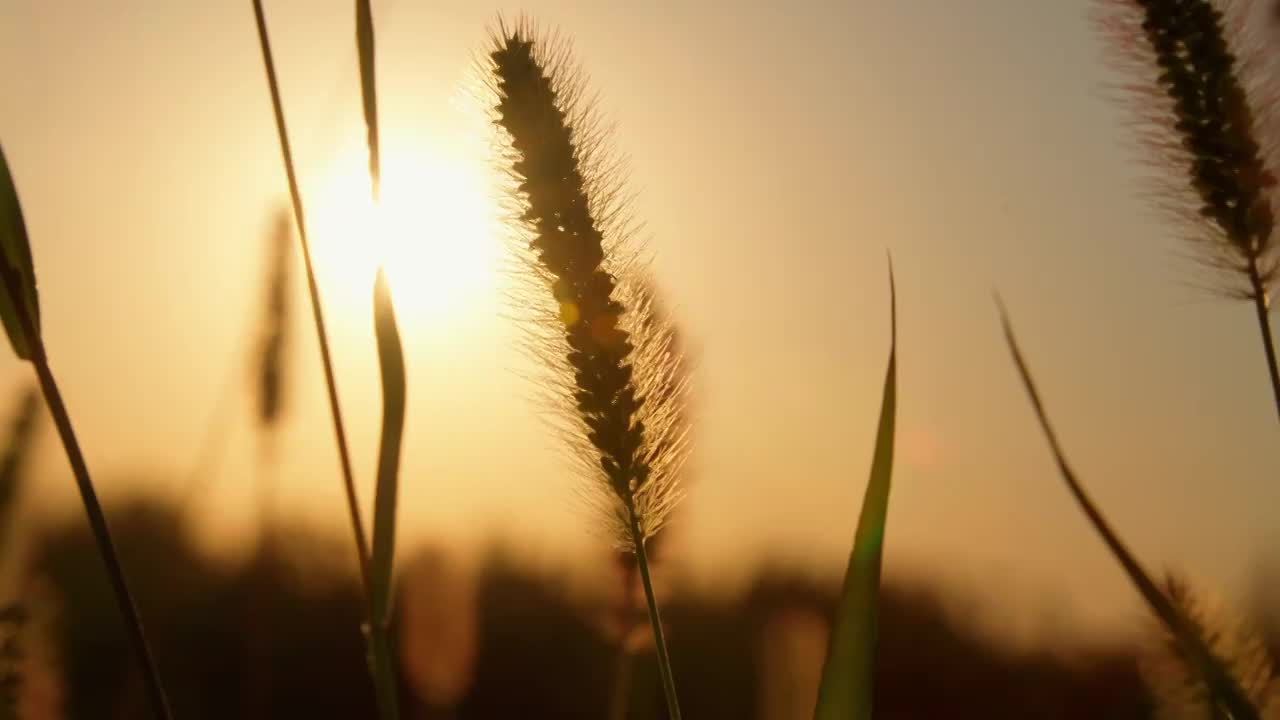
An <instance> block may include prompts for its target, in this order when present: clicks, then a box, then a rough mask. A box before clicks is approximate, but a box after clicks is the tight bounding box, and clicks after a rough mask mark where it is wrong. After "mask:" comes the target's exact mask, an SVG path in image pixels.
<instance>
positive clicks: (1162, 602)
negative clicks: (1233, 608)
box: [997, 298, 1262, 720]
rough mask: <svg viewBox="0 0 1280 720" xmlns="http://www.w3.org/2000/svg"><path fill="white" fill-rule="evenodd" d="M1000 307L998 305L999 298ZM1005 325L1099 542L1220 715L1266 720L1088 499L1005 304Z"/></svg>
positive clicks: (1065, 475)
mask: <svg viewBox="0 0 1280 720" xmlns="http://www.w3.org/2000/svg"><path fill="white" fill-rule="evenodd" d="M997 303H999V299H998V298H997ZM1000 321H1001V325H1002V328H1003V330H1004V336H1005V341H1006V342H1007V344H1008V346H1009V352H1010V354H1011V355H1012V356H1013V362H1014V365H1015V366H1016V367H1017V370H1018V375H1019V377H1020V378H1021V380H1022V385H1023V387H1024V388H1025V389H1026V392H1027V397H1028V398H1029V399H1030V401H1031V407H1032V408H1033V409H1034V410H1035V414H1036V420H1037V421H1038V422H1039V424H1040V429H1041V430H1042V431H1043V433H1044V436H1045V439H1046V440H1047V441H1048V443H1049V449H1050V450H1051V451H1052V453H1053V459H1054V462H1055V463H1056V464H1057V466H1058V473H1059V475H1061V476H1062V481H1063V483H1064V484H1065V485H1066V486H1067V489H1068V490H1070V492H1071V495H1072V497H1074V498H1075V501H1076V503H1077V504H1078V505H1079V506H1080V509H1081V511H1083V512H1084V514H1085V516H1086V517H1087V518H1088V519H1089V522H1090V524H1092V525H1093V528H1094V530H1095V531H1096V532H1097V533H1098V536H1099V537H1100V538H1102V541H1103V542H1104V543H1105V544H1106V546H1107V549H1108V550H1109V551H1110V552H1111V555H1112V557H1114V558H1115V560H1116V562H1117V563H1119V564H1120V566H1121V568H1123V569H1124V572H1125V574H1126V575H1128V577H1129V580H1130V581H1131V582H1132V583H1133V585H1134V587H1135V588H1136V589H1137V590H1138V593H1139V594H1140V595H1142V599H1143V600H1145V601H1146V603H1147V605H1148V607H1150V608H1151V611H1152V614H1154V615H1155V616H1156V618H1157V619H1159V621H1160V622H1161V623H1162V624H1164V626H1165V628H1166V629H1167V630H1168V631H1169V634H1170V635H1171V636H1172V637H1173V638H1174V640H1175V641H1176V642H1177V644H1178V647H1179V649H1180V652H1181V654H1182V656H1183V657H1184V658H1185V662H1186V664H1187V666H1188V667H1189V668H1191V669H1192V670H1193V671H1194V672H1195V673H1196V674H1197V675H1198V677H1199V679H1200V681H1201V682H1203V683H1204V686H1205V687H1206V688H1207V690H1208V696H1209V704H1210V705H1211V706H1212V707H1213V708H1214V709H1215V712H1220V713H1226V717H1229V718H1231V719H1232V720H1259V719H1260V718H1261V717H1262V716H1261V714H1260V713H1259V712H1258V708H1257V707H1255V706H1254V704H1253V700H1252V698H1251V697H1250V696H1249V694H1248V693H1247V692H1246V691H1245V689H1244V686H1243V683H1242V682H1241V680H1240V678H1239V677H1238V676H1236V675H1235V674H1234V672H1233V669H1232V668H1231V667H1230V665H1229V664H1228V663H1227V662H1225V661H1224V659H1223V658H1222V657H1220V656H1219V655H1218V654H1217V653H1216V652H1215V650H1216V649H1215V648H1214V647H1213V643H1212V641H1211V640H1210V639H1208V638H1206V636H1205V634H1204V630H1205V629H1204V628H1203V627H1201V626H1200V625H1198V624H1197V623H1196V622H1195V621H1194V619H1193V618H1191V617H1190V616H1188V614H1187V612H1186V608H1185V607H1183V606H1182V605H1181V604H1179V603H1178V602H1177V601H1176V598H1171V597H1170V596H1169V595H1166V594H1165V592H1164V591H1163V590H1161V589H1160V587H1159V586H1158V585H1156V583H1155V582H1154V581H1153V580H1152V579H1151V576H1150V575H1149V574H1148V573H1147V571H1146V570H1145V569H1144V568H1143V567H1142V564H1141V563H1139V562H1138V560H1137V558H1136V557H1134V555H1133V553H1132V552H1131V551H1130V550H1129V548H1128V546H1127V545H1126V544H1125V543H1124V541H1123V540H1121V539H1120V536H1119V535H1118V534H1117V533H1116V531H1115V530H1114V529H1113V528H1112V527H1111V524H1110V523H1109V522H1107V519H1106V517H1105V516H1103V514H1102V511H1101V510H1100V509H1099V508H1098V506H1097V505H1096V504H1095V503H1094V502H1093V499H1092V498H1091V497H1089V493H1088V492H1086V491H1085V489H1084V485H1083V484H1081V482H1080V480H1079V478H1077V477H1076V474H1075V471H1074V470H1073V469H1072V468H1071V465H1070V463H1068V462H1067V458H1066V453H1065V451H1063V449H1062V445H1061V444H1060V443H1059V441H1058V435H1057V433H1056V432H1055V431H1054V429H1053V425H1052V424H1051V423H1050V422H1049V415H1048V413H1047V412H1046V410H1045V408H1044V403H1043V401H1042V400H1041V399H1040V391H1039V390H1038V389H1037V388H1036V384H1035V381H1034V380H1033V379H1032V377H1031V370H1030V368H1029V367H1028V365H1027V362H1026V360H1025V359H1024V357H1023V355H1022V350H1021V348H1019V347H1018V341H1017V338H1016V337H1015V336H1014V333H1013V325H1012V324H1011V323H1010V322H1009V317H1008V314H1007V313H1006V312H1005V309H1004V306H1003V304H1000Z"/></svg>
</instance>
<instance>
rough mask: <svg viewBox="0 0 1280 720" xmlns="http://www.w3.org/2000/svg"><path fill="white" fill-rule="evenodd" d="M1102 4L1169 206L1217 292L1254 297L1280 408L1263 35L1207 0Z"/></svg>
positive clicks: (1271, 98) (1275, 117)
mask: <svg viewBox="0 0 1280 720" xmlns="http://www.w3.org/2000/svg"><path fill="white" fill-rule="evenodd" d="M1099 2H1100V8H1101V10H1102V13H1101V23H1102V26H1103V28H1104V31H1105V32H1106V34H1107V35H1108V36H1109V38H1110V39H1111V41H1112V47H1113V56H1114V57H1115V59H1116V61H1117V64H1118V65H1120V66H1121V67H1122V68H1123V69H1124V70H1125V71H1126V72H1127V73H1128V74H1129V75H1130V76H1131V77H1132V78H1134V84H1133V85H1131V86H1130V88H1129V89H1130V91H1131V105H1132V107H1133V108H1134V110H1135V114H1136V117H1137V120H1138V127H1139V134H1140V138H1141V140H1142V142H1143V144H1144V145H1145V146H1146V147H1147V148H1148V149H1149V150H1150V158H1151V159H1152V160H1153V161H1154V162H1155V164H1156V165H1157V167H1156V174H1155V176H1154V177H1153V178H1152V180H1153V182H1154V183H1155V184H1156V187H1157V189H1158V191H1159V196H1160V207H1161V209H1162V210H1164V211H1165V212H1166V213H1167V214H1168V215H1169V216H1170V217H1171V218H1172V219H1173V221H1174V222H1175V223H1176V225H1177V227H1178V228H1179V229H1180V230H1181V231H1182V232H1183V233H1185V234H1186V235H1187V237H1188V239H1189V240H1190V241H1191V242H1192V243H1193V246H1194V248H1195V250H1196V253H1197V257H1198V259H1199V260H1200V261H1201V262H1202V263H1203V264H1204V265H1206V266H1207V267H1209V268H1211V269H1212V270H1213V271H1215V274H1216V275H1217V278H1218V280H1219V281H1220V282H1219V283H1218V284H1217V285H1216V288H1215V289H1217V290H1218V291H1219V292H1222V293H1223V294H1225V295H1227V296H1229V297H1232V298H1237V299H1242V300H1247V301H1249V302H1251V303H1252V304H1253V307H1254V310H1255V312H1256V315H1257V320H1258V328H1259V331H1260V332H1261V334H1262V343H1263V350H1264V352H1265V354H1266V359H1267V367H1268V370H1269V372H1270V378H1271V385H1272V389H1273V391H1274V393H1275V399H1276V410H1277V412H1280V365H1278V364H1277V359H1276V348H1275V341H1274V340H1273V338H1272V332H1271V322H1270V293H1271V292H1272V291H1273V290H1274V287H1275V284H1276V280H1277V273H1278V272H1280V255H1278V254H1277V251H1276V239H1275V224H1276V223H1275V216H1276V210H1277V206H1278V205H1280V194H1278V193H1277V192H1276V172H1277V160H1280V106H1278V105H1277V103H1276V102H1275V98H1276V94H1277V92H1280V85H1277V79H1276V78H1275V77H1274V76H1273V75H1272V73H1273V72H1274V71H1273V69H1271V68H1267V67H1265V66H1264V64H1263V63H1262V62H1260V59H1255V58H1252V57H1251V56H1252V55H1253V53H1254V51H1255V49H1254V48H1252V47H1250V45H1251V44H1256V43H1257V42H1259V41H1258V40H1250V39H1249V36H1248V33H1247V32H1246V31H1245V28H1244V26H1243V20H1242V21H1241V23H1230V22H1227V19H1226V18H1225V17H1224V14H1223V12H1222V11H1221V10H1220V9H1219V8H1218V7H1217V6H1215V3H1213V2H1210V1H1209V0H1099ZM1249 5H1250V3H1243V6H1245V7H1248V6H1249ZM1266 42H1268V43H1269V42H1271V40H1267V41H1266Z"/></svg>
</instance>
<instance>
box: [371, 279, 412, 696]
mask: <svg viewBox="0 0 1280 720" xmlns="http://www.w3.org/2000/svg"><path fill="white" fill-rule="evenodd" d="M373 318H374V332H375V334H376V335H377V340H378V364H379V366H380V368H381V370H382V440H381V444H380V448H379V450H378V485H377V489H376V490H375V496H374V505H373V562H372V566H371V567H370V573H371V575H372V580H373V592H372V597H371V598H370V605H371V615H372V620H373V627H372V628H370V641H371V644H370V648H371V654H372V656H373V674H374V685H375V688H376V690H377V693H378V707H379V710H380V712H381V716H382V717H383V718H384V720H390V719H392V718H395V717H397V709H396V690H395V671H394V668H393V665H392V660H391V649H390V643H389V639H388V632H387V626H388V623H389V622H390V619H391V578H392V570H393V566H394V564H395V540H396V497H397V495H398V492H399V474H400V442H401V438H402V436H403V434H404V413H405V369H404V352H403V349H402V347H401V344H400V331H399V330H398V329H397V328H396V313H395V308H394V306H393V305H392V302H391V289H390V287H389V286H388V285H387V278H386V274H385V273H384V272H383V271H382V269H381V268H379V270H378V279H377V282H376V283H375V284H374V289H373Z"/></svg>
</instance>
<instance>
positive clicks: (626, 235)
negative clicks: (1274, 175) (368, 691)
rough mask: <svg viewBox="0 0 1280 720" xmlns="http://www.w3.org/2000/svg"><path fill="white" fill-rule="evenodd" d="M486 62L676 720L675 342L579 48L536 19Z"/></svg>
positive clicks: (588, 446)
mask: <svg viewBox="0 0 1280 720" xmlns="http://www.w3.org/2000/svg"><path fill="white" fill-rule="evenodd" d="M489 60H490V63H491V66H490V69H491V71H492V84H493V89H494V90H495V93H496V96H497V97H496V100H497V104H496V122H497V123H498V125H499V126H500V127H501V128H502V129H503V130H504V131H505V136H506V138H507V139H508V140H509V143H510V145H509V148H508V150H509V153H508V155H507V157H506V158H505V160H506V161H507V162H508V163H509V164H508V165H507V167H506V169H507V170H508V171H509V172H510V175H511V178H512V182H513V188H512V189H513V191H514V193H515V198H514V199H515V201H516V204H517V205H518V206H519V209H518V218H517V225H518V227H519V229H520V233H519V234H520V235H521V237H522V239H527V241H528V250H529V255H528V259H529V263H528V269H529V271H530V277H532V278H533V280H534V285H535V287H534V292H539V291H540V292H541V293H542V294H543V297H544V298H547V299H553V300H554V301H555V307H554V310H553V315H550V316H543V317H542V318H541V320H543V321H544V322H542V324H541V325H540V326H536V327H535V330H534V332H535V335H534V338H535V340H534V343H535V346H536V349H537V351H538V354H539V355H540V356H541V359H542V360H543V361H545V362H546V363H547V365H548V366H549V367H551V368H553V372H552V374H551V375H550V376H549V378H550V379H549V383H550V385H551V386H552V391H553V392H554V393H556V394H558V396H559V397H560V402H561V403H562V405H561V406H562V407H563V408H564V409H565V410H566V411H567V414H568V416H569V421H568V423H567V424H566V429H567V430H568V433H567V436H568V438H569V442H570V446H571V447H572V449H573V451H574V454H575V455H576V456H577V458H578V460H579V461H580V464H581V467H582V469H583V470H584V471H585V473H586V474H587V475H588V477H589V478H590V479H591V483H590V485H589V486H588V487H589V490H588V497H590V498H591V499H592V500H593V502H594V504H595V505H596V506H597V507H598V508H600V509H601V510H602V511H603V515H604V517H605V519H606V521H607V522H608V523H609V525H610V526H611V527H612V529H613V531H614V537H615V538H617V540H618V541H619V542H621V544H622V545H623V546H624V547H627V548H629V549H630V550H631V551H632V552H634V553H635V557H636V563H637V568H638V570H639V573H640V580H641V584H642V585H643V587H644V591H645V599H646V602H647V605H648V608H649V616H650V621H651V625H652V627H653V633H654V637H655V645H656V650H657V656H658V664H659V668H660V670H661V676H662V682H663V689H664V693H665V695H666V698H667V705H668V712H669V714H670V716H671V717H672V718H673V719H678V718H679V717H680V709H679V703H678V701H677V699H676V690H675V682H674V679H673V677H672V674H671V665H670V659H669V656H668V652H667V646H666V641H665V639H664V637H663V628H662V621H661V618H660V615H659V612H658V605H657V599H656V596H655V595H654V591H653V583H652V579H651V577H650V568H649V562H648V557H647V552H646V548H645V542H646V540H648V539H649V538H651V537H652V536H653V535H654V533H656V532H657V531H658V530H659V528H661V527H662V524H663V522H664V520H665V519H666V517H667V515H668V513H669V512H670V510H671V509H672V507H673V506H674V505H675V503H676V502H677V501H678V499H679V497H680V491H679V485H678V480H679V477H680V468H681V465H682V463H683V462H684V458H685V454H686V451H687V448H688V444H687V435H686V433H687V425H686V424H685V423H684V422H683V420H682V418H685V417H686V416H685V415H684V414H683V409H682V404H683V399H684V395H685V389H684V382H685V379H684V378H682V377H681V376H680V374H679V373H677V372H675V368H676V367H677V365H678V363H679V358H678V356H677V353H676V352H674V351H673V350H674V348H673V346H672V338H673V337H674V336H673V335H672V334H671V333H670V332H669V331H668V330H667V329H666V328H665V323H664V322H663V320H662V318H660V317H658V316H656V315H652V314H651V313H652V312H653V310H654V305H653V303H652V302H651V301H650V299H649V297H650V296H649V293H650V290H649V289H648V288H649V287H650V286H649V285H648V284H646V282H645V276H644V274H643V270H642V267H643V261H642V260H641V259H638V258H637V252H638V249H637V248H636V247H635V246H634V245H629V242H630V241H631V236H630V229H631V226H630V218H629V216H628V215H627V213H626V207H625V203H624V202H623V199H624V196H623V195H622V194H621V191H620V188H619V184H620V179H619V172H618V167H617V165H616V164H615V163H613V162H612V161H611V160H609V158H608V157H607V153H606V149H605V147H604V142H603V141H604V139H605V137H604V133H602V132H601V129H600V126H599V124H598V121H597V119H596V117H595V116H594V114H593V108H592V106H591V104H590V103H589V102H587V101H586V100H585V98H584V97H583V94H582V93H583V88H582V85H581V84H580V83H579V80H578V78H579V75H578V74H577V73H576V72H575V71H574V70H573V69H572V67H571V65H570V60H569V52H568V48H567V47H566V46H565V45H563V44H557V43H556V42H555V41H553V40H549V39H547V38H539V37H536V36H535V34H534V33H533V32H532V30H531V28H530V27H529V25H528V24H526V23H517V24H516V25H514V26H508V25H506V24H504V23H499V26H498V28H497V32H496V35H495V37H494V42H493V47H492V49H491V51H490V53H489ZM547 296H550V297H547ZM530 299H531V300H532V302H534V303H535V304H537V305H538V306H540V307H545V305H544V304H543V303H545V300H542V299H539V298H534V297H531V298H530ZM539 333H540V334H539Z"/></svg>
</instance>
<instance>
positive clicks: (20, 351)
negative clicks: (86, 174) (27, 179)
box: [0, 147, 40, 360]
mask: <svg viewBox="0 0 1280 720" xmlns="http://www.w3.org/2000/svg"><path fill="white" fill-rule="evenodd" d="M0 261H3V263H4V270H5V272H6V273H8V274H9V276H10V277H11V278H13V279H14V280H16V282H15V283H13V284H14V285H17V286H18V287H19V288H21V292H22V297H21V298H20V299H19V300H20V302H16V301H15V299H14V298H11V297H9V296H8V295H7V294H6V293H0V321H3V322H4V331H5V334H7V335H8V336H9V344H10V345H11V346H13V352H14V353H15V354H16V355H17V356H18V357H20V358H22V359H23V360H30V359H31V342H30V341H29V340H28V339H27V335H26V332H25V331H24V329H23V324H22V323H20V322H18V311H17V309H16V308H17V307H23V308H25V310H26V312H28V313H30V314H31V323H30V325H31V327H33V328H35V331H36V332H39V331H40V299H39V297H38V296H37V294H36V270H35V264H34V263H33V262H32V261H31V243H30V241H29V240H28V239H27V224H26V222H25V221H24V220H23V218H22V205H21V203H19V202H18V188H17V187H16V186H15V185H14V182H13V175H12V174H11V173H10V172H9V161H8V160H6V159H5V156H4V148H3V147H0ZM7 286H8V284H7V283H6V287H7Z"/></svg>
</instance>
